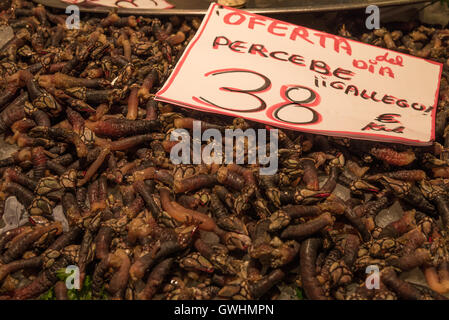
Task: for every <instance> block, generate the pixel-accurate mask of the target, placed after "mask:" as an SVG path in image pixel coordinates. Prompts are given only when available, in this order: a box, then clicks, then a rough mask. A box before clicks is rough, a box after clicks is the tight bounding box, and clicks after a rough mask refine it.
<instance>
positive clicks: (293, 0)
mask: <svg viewBox="0 0 449 320" xmlns="http://www.w3.org/2000/svg"><path fill="white" fill-rule="evenodd" d="M168 1H169V2H170V3H172V4H173V5H174V8H172V9H166V10H161V9H159V10H155V9H135V8H119V9H118V13H120V14H125V15H126V14H132V15H202V14H205V13H206V11H207V9H208V8H209V5H210V3H211V2H212V1H211V0H168ZM34 2H37V3H40V4H43V5H45V6H48V7H53V8H58V9H64V10H65V8H66V7H67V6H69V5H70V4H69V3H66V2H62V1H60V0H34ZM423 2H427V1H426V0H368V1H367V0H248V2H247V4H246V6H245V8H243V9H244V10H246V11H249V12H253V13H259V14H277V13H283V14H285V13H299V12H319V11H337V10H351V9H361V8H366V7H367V6H369V5H373V4H374V5H377V6H379V7H385V6H397V5H407V4H414V3H423ZM78 6H79V7H80V10H81V11H82V12H94V13H108V12H109V11H110V10H111V7H103V6H87V5H80V4H79V5H78Z"/></svg>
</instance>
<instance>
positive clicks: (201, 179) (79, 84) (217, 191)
mask: <svg viewBox="0 0 449 320" xmlns="http://www.w3.org/2000/svg"><path fill="white" fill-rule="evenodd" d="M7 4H8V6H5V5H1V4H0V20H1V24H4V25H9V26H10V27H11V28H13V30H14V37H13V39H12V40H11V41H9V42H8V43H7V44H6V45H5V46H4V48H2V51H1V52H0V89H1V92H2V94H1V95H0V133H1V134H2V135H5V141H7V142H8V143H11V144H15V145H17V147H18V148H19V150H18V151H17V152H15V153H14V154H12V155H11V156H10V157H7V158H5V159H0V177H1V179H0V216H1V215H2V214H4V215H6V216H5V217H4V218H5V219H4V220H5V221H7V220H8V219H9V218H11V217H10V215H11V213H10V212H9V210H8V211H5V212H4V213H3V211H4V208H5V207H6V205H7V204H8V202H10V201H13V199H11V197H12V196H15V197H16V198H17V200H18V201H19V202H20V203H21V204H22V205H23V206H24V207H25V210H26V211H27V214H28V216H29V221H27V220H26V219H23V218H24V217H25V216H22V217H21V218H20V219H19V220H20V221H17V222H20V224H22V223H25V225H22V226H20V227H17V228H14V229H11V230H9V231H6V232H5V233H3V234H0V262H1V265H0V286H1V287H2V289H3V290H4V291H3V293H2V296H1V298H2V299H37V298H39V295H41V294H42V293H45V292H49V290H51V291H52V292H54V294H55V298H56V299H58V300H59V299H61V300H64V299H67V298H68V296H69V297H70V295H71V292H70V291H68V290H67V288H66V287H65V284H64V283H63V282H62V281H60V279H59V278H58V276H57V274H58V271H59V272H60V270H61V269H64V268H66V267H67V266H69V265H77V266H78V267H79V271H80V284H81V285H84V284H86V283H89V281H86V282H85V281H83V280H84V279H86V280H87V278H88V277H90V278H91V279H92V287H91V288H90V287H89V286H88V287H86V288H83V290H81V291H80V292H86V291H89V293H88V294H92V297H93V298H94V299H103V298H104V297H105V296H107V297H108V298H109V299H142V300H146V299H276V298H278V297H279V295H280V292H279V290H280V288H282V286H278V284H279V283H280V282H281V281H282V282H285V284H287V285H289V286H290V285H292V284H293V283H294V285H295V286H299V287H301V288H302V289H303V291H304V292H305V297H306V298H308V299H323V300H324V299H339V300H343V299H360V300H378V299H386V300H389V299H445V297H443V296H442V295H441V294H444V293H447V292H448V290H449V285H448V283H449V280H448V279H449V276H448V274H449V273H448V270H449V269H448V263H449V262H448V261H449V250H448V244H449V243H448V241H447V239H446V238H447V232H448V225H449V206H448V204H447V199H448V193H447V190H448V187H449V181H447V179H446V177H449V173H448V172H449V170H448V168H449V162H448V159H449V134H448V133H449V126H448V125H447V115H448V106H449V81H448V74H447V72H446V70H445V69H444V68H443V69H444V70H443V73H442V75H441V82H440V88H439V97H438V98H439V101H438V104H437V105H436V106H434V108H435V109H436V110H435V111H436V124H435V142H434V144H433V145H431V146H427V147H413V148H410V147H404V146H401V145H392V144H387V143H378V142H376V143H374V142H368V141H360V140H351V139H347V138H336V137H330V136H322V135H316V134H310V133H300V132H298V131H290V130H287V129H282V130H279V132H278V133H279V135H278V136H279V147H280V148H279V150H278V151H277V155H278V156H279V159H278V170H277V172H276V174H274V175H268V176H265V175H260V174H259V172H260V168H261V166H262V165H261V164H260V163H257V162H256V163H253V164H246V163H243V164H234V163H209V164H204V163H202V164H199V165H198V164H184V163H183V164H174V163H172V161H171V157H170V155H171V152H172V151H174V150H175V149H174V147H175V146H177V147H179V143H181V141H171V140H170V137H171V133H172V131H173V130H176V129H184V130H186V131H188V132H191V131H192V130H193V127H194V123H195V121H198V122H199V123H200V124H201V128H202V131H203V132H204V131H205V130H207V129H214V130H216V131H218V132H220V133H222V134H223V133H225V130H227V129H233V130H235V129H240V130H247V129H261V128H263V125H262V124H259V123H256V122H253V121H250V120H244V119H243V118H235V119H232V118H226V117H221V116H217V115H213V114H204V113H202V112H199V111H195V110H192V109H186V108H182V107H178V106H174V105H171V104H168V103H165V102H160V101H157V100H155V94H156V93H157V92H158V91H159V90H160V89H161V87H162V85H163V84H164V83H165V82H166V80H167V78H168V77H169V75H170V73H171V72H172V70H173V68H174V66H175V64H176V62H177V61H178V60H179V58H180V57H181V56H182V54H183V52H184V50H185V48H186V46H187V44H188V43H189V41H190V40H191V39H192V38H193V37H194V35H195V32H196V31H197V30H198V28H199V26H200V23H201V20H200V19H199V18H197V17H182V16H176V17H167V18H160V19H159V18H154V17H138V18H136V17H134V16H126V17H121V16H120V15H118V14H117V11H114V10H113V11H111V12H110V13H109V14H108V15H107V16H106V17H96V16H89V17H83V18H82V19H81V21H80V29H79V30H68V29H66V28H65V27H64V26H65V20H66V16H64V15H59V14H54V13H51V12H49V11H48V10H47V9H46V8H45V7H44V6H41V5H37V6H36V5H34V4H33V3H31V2H27V1H21V0H14V1H7ZM351 25H352V24H350V23H345V25H344V26H342V27H341V28H339V30H338V34H339V35H340V36H343V37H348V38H355V37H354V36H353V35H352V34H351V31H352V26H351ZM399 28H400V30H388V29H387V28H381V29H378V30H374V31H372V32H369V33H365V34H364V35H362V36H361V38H360V39H361V40H362V41H363V42H365V43H369V44H371V45H377V46H380V47H384V48H387V49H390V50H397V51H399V52H405V53H409V54H412V55H416V56H418V57H421V58H427V59H433V60H435V61H436V62H438V63H442V64H444V65H445V64H446V62H447V60H448V58H449V56H448V52H449V51H448V50H447V49H448V45H449V42H448V40H449V37H448V35H449V33H448V31H447V30H446V29H438V28H435V27H426V26H414V25H410V24H401V25H399ZM429 114H430V113H429ZM268 129H269V130H273V129H275V128H268ZM189 139H190V140H189V143H190V146H192V142H193V139H192V138H189ZM196 142H197V141H195V143H196ZM209 142H210V141H208V142H206V141H200V144H201V148H202V149H201V150H202V151H204V150H207V149H203V147H205V146H206V144H207V143H209ZM227 142H229V141H228V139H227V138H225V139H224V140H223V143H224V144H226V143H227ZM246 142H248V143H246ZM260 143H263V142H262V141H258V145H257V146H256V147H257V148H259V150H261V149H262V148H263V147H265V150H266V149H267V147H268V144H269V143H270V141H266V142H264V143H265V145H260ZM250 147H253V146H252V145H249V141H245V150H244V152H243V154H244V158H245V160H246V159H247V158H248V156H249V148H250ZM238 151H239V150H237V149H236V148H234V150H233V153H236V154H237V153H238ZM190 152H191V150H190V149H189V155H190V156H192V154H191V153H190ZM345 188H346V189H349V192H347V191H348V190H346V189H345ZM12 203H14V202H12ZM392 205H394V206H396V207H397V206H399V207H401V209H402V211H401V210H399V211H398V212H399V213H401V215H400V216H398V217H397V219H395V221H389V223H387V224H385V223H383V221H384V219H383V218H384V217H383V215H384V213H383V212H382V211H383V210H390V207H391V206H392ZM60 206H62V214H64V216H65V218H66V220H67V222H68V224H65V222H64V223H61V224H60V223H59V222H56V221H54V220H59V219H60V218H61V212H60V211H59V212H58V210H60V208H61V207H60ZM440 222H441V223H440ZM6 227H7V228H9V226H6ZM1 230H4V229H1ZM373 264H375V265H377V266H379V268H380V272H381V279H380V288H379V289H376V290H368V289H367V288H366V287H365V286H360V284H363V283H364V280H365V276H366V274H365V270H366V267H367V266H369V265H373ZM413 268H421V269H422V271H423V273H424V275H425V278H426V280H427V282H428V285H429V287H430V288H423V287H420V286H417V285H414V284H412V283H409V282H407V281H406V280H404V279H403V274H404V272H406V271H408V270H411V269H413ZM298 269H299V274H297V273H295V272H296V270H298ZM22 276H26V277H28V276H29V279H28V280H29V281H28V282H26V284H25V286H22V285H18V283H19V282H18V281H16V280H14V279H15V278H17V277H19V278H21V277H22ZM354 286H355V287H357V288H356V290H355V292H353V293H349V291H348V290H347V288H351V287H354ZM83 298H84V297H83Z"/></svg>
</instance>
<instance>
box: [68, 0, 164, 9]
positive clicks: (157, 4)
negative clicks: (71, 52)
mask: <svg viewBox="0 0 449 320" xmlns="http://www.w3.org/2000/svg"><path fill="white" fill-rule="evenodd" d="M62 1H64V2H68V3H72V4H87V5H99V6H105V7H118V8H141V9H170V8H173V5H172V4H171V3H169V2H167V1H165V0H62Z"/></svg>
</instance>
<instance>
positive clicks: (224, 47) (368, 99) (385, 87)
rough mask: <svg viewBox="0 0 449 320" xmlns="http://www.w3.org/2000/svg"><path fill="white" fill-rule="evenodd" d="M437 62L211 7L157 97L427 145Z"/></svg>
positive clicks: (324, 130) (282, 123)
mask: <svg viewBox="0 0 449 320" xmlns="http://www.w3.org/2000/svg"><path fill="white" fill-rule="evenodd" d="M441 72H442V65H441V64H440V63H437V62H434V61H429V60H425V59H422V58H418V57H414V56H411V55H407V54H402V53H399V52H395V51H392V50H387V49H384V48H379V47H375V46H372V45H368V44H365V43H361V42H357V41H354V40H350V39H346V38H343V37H339V36H336V35H332V34H328V33H324V32H320V31H316V30H313V29H309V28H305V27H301V26H297V25H293V24H290V23H286V22H282V21H279V20H275V19H272V18H268V17H264V16H260V15H256V14H252V13H248V12H245V11H242V10H238V9H234V8H228V7H223V6H220V5H218V4H215V3H214V4H211V6H210V7H209V11H208V13H207V15H206V16H205V18H204V20H203V22H202V24H201V26H200V28H199V30H198V32H197V34H196V35H195V37H194V38H193V39H192V41H191V42H190V44H189V46H188V47H187V48H186V50H185V52H184V54H183V55H182V57H181V59H180V60H179V62H178V64H177V65H176V67H175V69H174V70H173V72H172V74H171V75H170V77H169V79H168V80H167V81H166V83H165V84H164V86H163V87H162V88H161V90H160V91H159V92H158V93H157V94H156V99H157V100H160V101H165V102H168V103H173V104H176V105H180V106H184V107H187V108H193V109H197V110H202V111H207V112H213V113H219V114H224V115H229V116H233V117H242V118H246V119H250V120H253V121H258V122H262V123H266V124H269V125H272V126H277V127H283V128H288V129H292V130H299V131H304V132H311V133H318V134H324V135H332V136H342V137H349V138H356V139H366V140H376V141H388V142H397V143H403V144H410V145H428V144H430V143H431V142H432V141H433V140H434V137H435V125H434V124H435V113H436V107H437V102H438V89H439V82H440V78H441Z"/></svg>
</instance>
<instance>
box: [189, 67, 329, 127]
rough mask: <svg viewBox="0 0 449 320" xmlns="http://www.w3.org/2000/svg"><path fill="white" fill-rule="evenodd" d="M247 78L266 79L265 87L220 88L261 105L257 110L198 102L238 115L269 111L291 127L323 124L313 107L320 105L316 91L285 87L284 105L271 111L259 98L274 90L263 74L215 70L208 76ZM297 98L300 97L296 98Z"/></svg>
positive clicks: (200, 100) (271, 115) (255, 107)
mask: <svg viewBox="0 0 449 320" xmlns="http://www.w3.org/2000/svg"><path fill="white" fill-rule="evenodd" d="M242 73H243V74H247V75H249V76H251V77H254V78H255V79H256V80H259V81H260V79H262V81H263V83H262V85H261V86H259V87H258V88H255V89H237V88H231V87H220V88H219V90H221V91H224V92H232V93H240V94H242V95H248V96H251V97H252V98H254V99H255V101H257V102H258V104H257V105H256V106H251V107H249V106H248V107H245V106H242V105H241V103H240V102H238V107H231V106H223V105H221V104H220V102H213V101H211V99H209V98H206V97H199V98H196V97H194V100H195V101H198V102H201V103H203V104H205V105H208V106H211V107H216V108H220V109H223V110H228V111H236V112H242V113H251V112H260V111H263V110H265V113H266V116H267V117H268V118H270V119H271V120H273V121H278V122H282V123H290V124H301V125H311V124H317V123H319V122H320V121H321V119H322V118H321V115H320V114H319V113H318V112H317V111H316V110H314V109H312V108H313V107H315V106H317V105H319V104H320V101H321V98H320V96H319V94H318V93H316V92H315V91H313V90H312V89H310V88H308V87H305V86H301V85H284V86H282V87H281V91H280V95H281V97H282V98H283V101H282V102H280V103H278V104H275V105H272V106H270V107H268V108H267V104H266V102H265V101H264V100H263V99H262V98H261V97H259V96H258V95H257V94H258V93H262V92H264V91H267V90H269V89H270V88H271V81H270V79H268V78H267V77H266V76H264V75H263V74H260V73H257V72H254V71H251V70H246V69H226V70H215V71H212V72H208V73H206V74H205V76H206V77H209V76H213V77H217V76H221V75H225V74H242ZM295 96H299V97H297V98H294V97H295Z"/></svg>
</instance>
